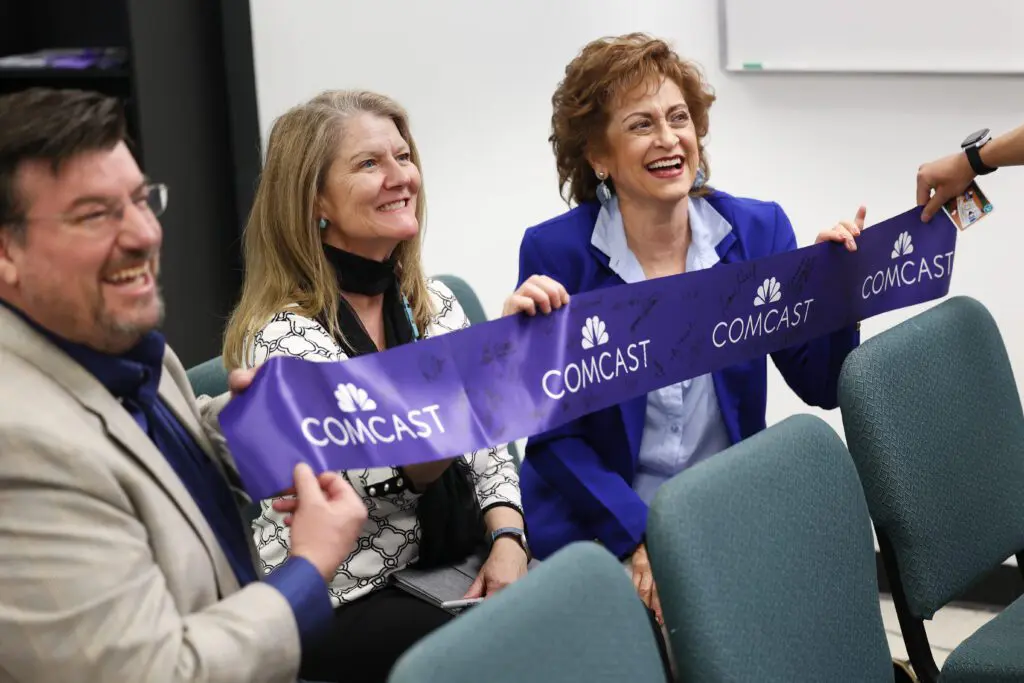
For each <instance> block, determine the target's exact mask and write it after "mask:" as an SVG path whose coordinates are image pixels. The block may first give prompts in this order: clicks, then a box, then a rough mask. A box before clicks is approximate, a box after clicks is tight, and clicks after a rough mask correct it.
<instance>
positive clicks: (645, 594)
mask: <svg viewBox="0 0 1024 683" xmlns="http://www.w3.org/2000/svg"><path fill="white" fill-rule="evenodd" d="M631 565H632V568H633V587H634V588H636V592H637V593H638V594H639V595H640V599H641V600H643V603H644V604H645V605H647V608H648V609H649V610H651V611H652V612H654V617H655V619H657V620H658V623H659V624H662V625H664V624H665V617H664V616H663V615H662V613H661V600H659V599H658V587H657V586H655V585H654V574H653V573H652V572H651V562H650V560H649V559H648V558H647V546H645V545H644V544H643V543H641V544H640V545H639V546H638V547H637V549H636V550H635V551H634V552H633V557H632V560H631Z"/></svg>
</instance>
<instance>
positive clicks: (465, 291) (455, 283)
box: [434, 275, 522, 463]
mask: <svg viewBox="0 0 1024 683" xmlns="http://www.w3.org/2000/svg"><path fill="white" fill-rule="evenodd" d="M434 279H435V280H440V281H441V282H443V283H444V284H446V285H447V286H448V289H450V290H452V294H454V295H455V298H456V299H458V300H459V305H460V306H462V310H463V311H465V312H466V317H467V318H469V323H470V324H471V325H476V324H477V323H485V322H487V314H486V313H485V312H484V307H483V305H482V304H481V303H480V297H478V296H477V295H476V292H475V291H473V288H472V287H470V286H469V283H468V282H466V281H465V280H463V279H462V278H461V277H459V276H458V275H435V276H434ZM508 452H509V453H511V454H512V457H513V458H515V459H516V462H517V463H519V462H521V461H522V460H521V457H520V455H519V449H518V448H517V447H516V444H515V442H514V441H511V442H509V444H508Z"/></svg>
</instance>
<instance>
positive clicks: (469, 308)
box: [434, 275, 487, 325]
mask: <svg viewBox="0 0 1024 683" xmlns="http://www.w3.org/2000/svg"><path fill="white" fill-rule="evenodd" d="M434 279H435V280H440V281H441V282H443V283H444V284H446V285H447V286H448V289H450V290H452V294H454V295H455V298H456V299H458V300H459V305H460V306H462V310H463V311H465V312H466V317H467V318H469V322H470V324H471V325H476V324H477V323H483V322H487V314H486V313H485V312H484V307H483V305H482V304H481V303H480V297H478V296H477V295H476V292H475V291H473V288H472V287H470V286H469V283H468V282H466V281H465V280H463V279H462V278H461V277H459V276H458V275H435V276H434Z"/></svg>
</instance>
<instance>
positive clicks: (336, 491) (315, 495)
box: [273, 463, 367, 583]
mask: <svg viewBox="0 0 1024 683" xmlns="http://www.w3.org/2000/svg"><path fill="white" fill-rule="evenodd" d="M295 494H296V497H294V498H280V499H277V500H275V501H274V502H273V507H274V509H275V510H277V511H278V512H282V513H285V515H286V517H285V520H284V522H285V524H287V525H289V526H291V530H292V533H291V545H292V550H291V554H292V555H295V556H296V557H304V558H306V559H307V560H309V562H310V563H311V564H312V565H313V566H314V567H316V569H317V571H319V572H320V575H321V576H322V577H324V581H327V582H328V583H329V582H330V581H331V580H332V579H333V578H334V574H335V572H336V571H337V570H338V567H339V566H340V565H341V563H342V562H344V561H345V558H346V557H348V556H349V554H350V553H351V552H352V548H353V546H354V545H355V542H356V539H357V538H359V532H360V530H361V529H362V528H363V524H364V523H365V522H366V516H367V512H366V506H365V505H363V501H362V499H361V498H360V497H359V496H358V495H357V494H356V492H355V491H354V490H353V489H352V486H351V485H350V484H349V483H348V482H347V481H346V480H345V478H344V477H343V476H341V475H340V474H338V473H337V472H324V473H323V474H321V475H320V477H319V479H318V478H317V477H316V476H314V475H313V470H312V469H311V468H310V467H309V465H307V464H306V463H299V464H298V465H296V466H295Z"/></svg>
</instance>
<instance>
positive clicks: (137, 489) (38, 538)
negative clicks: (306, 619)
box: [0, 306, 300, 683]
mask: <svg viewBox="0 0 1024 683" xmlns="http://www.w3.org/2000/svg"><path fill="white" fill-rule="evenodd" d="M160 396H161V397H162V398H163V400H164V401H165V402H166V404H167V406H168V407H169V408H170V409H171V410H172V411H173V412H174V413H175V414H176V415H177V416H178V418H179V419H180V420H181V422H182V423H183V424H184V425H185V427H186V428H187V429H188V430H189V431H190V432H191V433H192V434H193V436H195V438H196V439H197V440H198V442H199V443H200V444H201V445H202V447H203V448H204V449H205V450H206V451H207V452H208V453H210V454H211V455H213V456H214V458H215V461H216V462H218V463H219V464H220V466H221V467H222V468H232V471H233V465H232V464H231V461H230V458H228V457H227V455H226V450H225V449H224V447H223V439H222V438H221V439H220V441H218V440H217V436H215V435H214V434H213V433H212V430H211V429H210V425H211V424H214V423H215V411H216V410H217V408H218V407H220V406H222V405H223V402H224V401H225V400H226V396H225V397H221V399H219V400H216V401H204V405H202V406H200V405H199V404H198V403H197V401H196V399H195V396H194V395H193V393H192V390H191V388H190V385H189V383H188V379H187V377H186V375H185V370H184V368H183V367H182V365H181V363H180V361H179V360H178V359H177V357H176V356H175V355H174V353H173V352H172V351H171V350H170V349H168V350H167V352H166V355H165V357H164V366H163V373H162V377H161V381H160ZM211 416H213V420H214V421H213V422H211V421H210V418H211ZM204 425H205V426H204ZM239 524H242V522H241V520H240V521H239ZM299 659H300V645H299V634H298V628H297V626H296V623H295V618H294V616H293V615H292V611H291V608H290V606H289V604H288V602H287V601H286V600H285V598H284V597H283V596H282V595H281V593H280V592H279V591H277V590H276V589H274V588H272V587H271V586H268V585H266V584H263V583H257V584H252V585H249V586H246V587H245V588H244V589H241V590H240V589H239V586H238V582H237V580H236V579H235V576H234V572H233V571H232V569H231V566H230V564H229V563H228V560H227V557H226V556H225V554H224V552H223V551H222V550H221V548H220V545H219V544H218V542H217V539H216V537H215V536H214V533H213V531H212V530H211V528H210V526H209V525H208V524H207V522H206V519H205V518H204V516H203V514H202V513H201V512H200V510H199V508H198V506H197V505H196V503H195V502H194V501H193V500H192V498H191V496H190V495H189V493H188V490H187V489H186V488H185V486H184V485H183V484H182V483H181V481H180V480H179V479H178V477H177V475H176V474H175V473H174V471H173V470H172V469H171V466H170V465H169V464H168V463H167V461H166V460H165V459H164V457H163V455H161V453H160V451H158V450H157V448H156V447H155V446H154V445H153V444H152V442H151V441H150V440H149V438H148V437H147V435H146V434H145V433H144V432H143V431H142V430H141V429H140V428H139V426H138V425H137V424H136V422H135V421H134V420H133V419H132V417H131V415H129V413H128V411H126V410H125V409H124V408H123V407H122V406H121V405H120V404H119V403H118V401H117V400H116V399H115V398H114V397H113V396H112V395H111V394H110V393H109V392H108V391H107V390H106V389H105V388H104V387H103V385H101V384H100V383H99V381H98V380H97V379H95V378H94V377H93V376H92V375H91V374H90V373H89V372H88V371H86V370H85V369H84V368H82V367H81V366H80V365H78V364H77V363H76V362H75V361H73V360H72V359H71V358H70V357H68V356H67V355H66V354H65V353H64V352H63V351H61V350H60V349H58V348H57V347H56V346H55V345H54V344H52V343H51V342H50V341H48V340H47V339H46V338H45V337H44V336H43V335H41V334H39V333H38V332H37V331H36V330H34V329H33V328H32V327H31V326H29V325H28V324H26V323H25V322H24V321H23V320H22V319H21V318H19V317H18V316H17V315H15V314H14V313H12V312H11V311H9V310H8V309H7V308H6V307H2V306H0V683H7V682H8V681H11V682H13V681H17V682H18V683H47V682H49V681H54V682H55V683H77V682H79V681H81V682H82V683H114V682H117V681H140V682H141V681H145V682H146V683H162V682H164V681H166V682H168V683H171V682H172V681H173V682H178V681H210V682H213V683H230V682H234V681H238V682H239V683H242V682H245V683H250V682H253V681H261V682H262V681H268V682H270V681H274V682H276V681H295V679H296V677H297V675H298V668H299Z"/></svg>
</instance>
